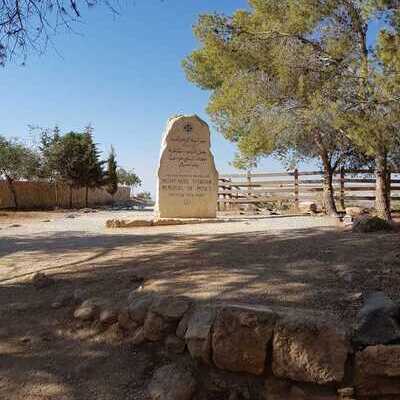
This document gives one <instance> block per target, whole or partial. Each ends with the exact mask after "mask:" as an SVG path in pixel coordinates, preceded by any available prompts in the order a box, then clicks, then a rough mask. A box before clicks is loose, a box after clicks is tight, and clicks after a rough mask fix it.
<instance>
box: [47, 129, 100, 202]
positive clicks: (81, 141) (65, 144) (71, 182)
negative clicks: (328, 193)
mask: <svg viewBox="0 0 400 400" xmlns="http://www.w3.org/2000/svg"><path fill="white" fill-rule="evenodd" d="M42 143H45V145H42V156H43V158H44V159H45V162H44V165H46V166H47V167H46V168H47V170H51V171H52V176H56V177H57V180H58V181H60V182H63V183H66V184H67V185H68V186H69V187H70V199H69V207H70V208H72V205H73V204H72V192H73V189H74V188H84V189H85V206H86V207H87V206H88V194H89V188H94V187H100V186H103V184H104V172H103V164H104V162H103V161H101V160H100V156H99V151H98V149H97V146H96V144H95V143H94V141H93V129H92V128H91V127H87V128H86V129H85V130H84V132H69V133H67V134H65V135H60V133H59V131H57V132H53V135H52V136H51V135H50V136H45V138H44V139H42Z"/></svg>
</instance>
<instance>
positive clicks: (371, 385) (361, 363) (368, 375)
mask: <svg viewBox="0 0 400 400" xmlns="http://www.w3.org/2000/svg"><path fill="white" fill-rule="evenodd" d="M355 382H356V389H357V394H358V395H360V396H371V397H372V396H384V395H398V396H399V398H400V345H396V346H383V345H378V346H369V347H367V348H366V349H365V350H363V351H361V352H358V353H357V354H356V358H355ZM396 398H397V397H396Z"/></svg>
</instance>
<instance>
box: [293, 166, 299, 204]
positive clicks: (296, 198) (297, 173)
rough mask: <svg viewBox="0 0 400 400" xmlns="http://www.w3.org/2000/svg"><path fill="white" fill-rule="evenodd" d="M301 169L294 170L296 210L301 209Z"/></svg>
mask: <svg viewBox="0 0 400 400" xmlns="http://www.w3.org/2000/svg"><path fill="white" fill-rule="evenodd" d="M299 192H300V191H299V170H298V169H297V168H296V169H295V170H294V208H295V210H296V212H299V210H300V198H299V197H300V196H299Z"/></svg>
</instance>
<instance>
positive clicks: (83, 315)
mask: <svg viewBox="0 0 400 400" xmlns="http://www.w3.org/2000/svg"><path fill="white" fill-rule="evenodd" d="M104 305H105V301H104V300H102V299H98V298H92V299H88V300H85V301H84V302H83V303H82V304H81V305H80V306H79V307H77V309H76V310H75V312H74V318H76V319H79V320H81V321H92V320H94V319H97V318H98V317H99V314H100V309H101V307H103V306H104Z"/></svg>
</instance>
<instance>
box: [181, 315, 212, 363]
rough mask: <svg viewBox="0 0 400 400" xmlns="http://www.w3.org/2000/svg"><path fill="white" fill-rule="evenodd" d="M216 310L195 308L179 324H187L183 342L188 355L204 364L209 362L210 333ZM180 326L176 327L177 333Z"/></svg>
mask: <svg viewBox="0 0 400 400" xmlns="http://www.w3.org/2000/svg"><path fill="white" fill-rule="evenodd" d="M215 316H216V310H215V309H214V308H212V307H196V308H195V309H194V310H193V311H192V312H191V313H190V315H189V316H188V317H186V315H185V317H186V318H185V317H184V318H183V319H182V321H181V323H182V324H184V323H185V321H186V323H187V326H186V329H185V341H186V344H187V347H188V350H189V353H190V355H191V356H192V357H193V358H194V359H196V360H201V361H203V362H204V363H210V361H211V331H212V326H213V323H214V320H215ZM179 328H181V330H182V331H183V329H184V328H182V325H181V324H180V326H178V329H177V333H180V332H178V331H179V330H180V329H179Z"/></svg>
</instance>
